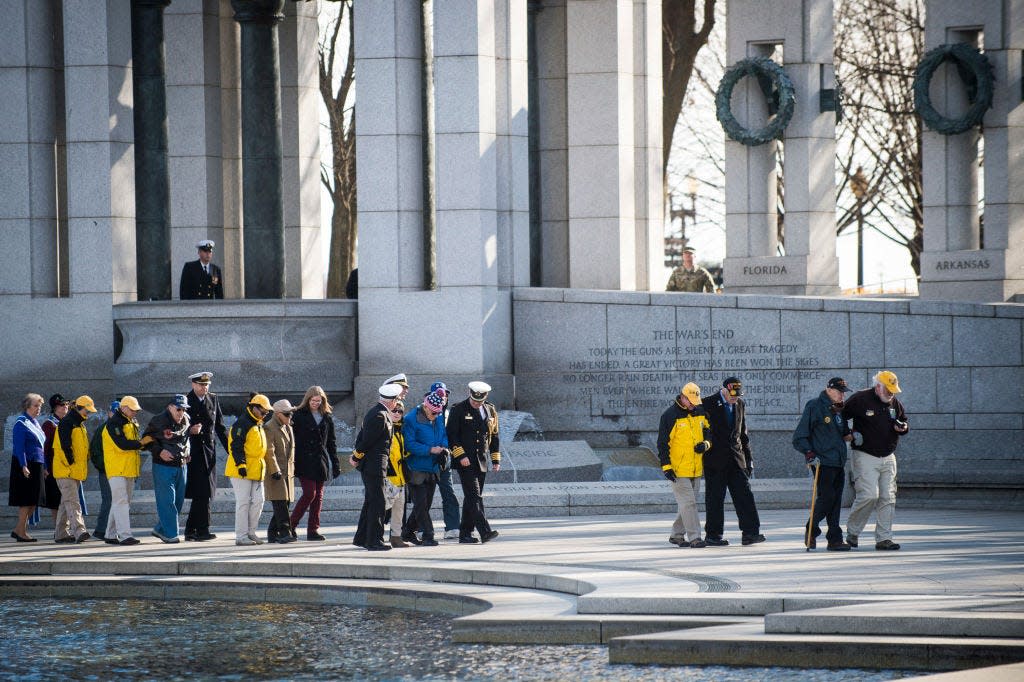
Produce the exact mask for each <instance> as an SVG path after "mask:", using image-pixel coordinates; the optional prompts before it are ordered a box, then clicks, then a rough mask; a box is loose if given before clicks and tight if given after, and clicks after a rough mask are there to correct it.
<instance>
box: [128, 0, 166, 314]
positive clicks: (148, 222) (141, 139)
mask: <svg viewBox="0 0 1024 682" xmlns="http://www.w3.org/2000/svg"><path fill="white" fill-rule="evenodd" d="M169 4H170V0H132V6H131V12H132V86H133V87H134V89H135V100H134V107H133V108H132V113H133V116H134V122H135V263H136V268H137V270H136V272H137V277H138V297H139V300H140V301H169V300H170V299H171V199H170V182H169V179H168V168H167V91H166V79H165V75H164V8H165V7H167V5H169Z"/></svg>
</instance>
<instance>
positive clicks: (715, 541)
mask: <svg viewBox="0 0 1024 682" xmlns="http://www.w3.org/2000/svg"><path fill="white" fill-rule="evenodd" d="M704 542H705V544H706V545H707V546H708V547H725V546H726V545H728V544H729V541H728V540H726V539H725V538H722V537H717V536H711V535H709V536H708V537H707V539H706V540H705V541H704Z"/></svg>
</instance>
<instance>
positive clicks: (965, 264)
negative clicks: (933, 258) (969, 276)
mask: <svg viewBox="0 0 1024 682" xmlns="http://www.w3.org/2000/svg"><path fill="white" fill-rule="evenodd" d="M988 267H989V261H988V258H969V259H967V260H940V261H937V262H936V263H935V269H936V270H975V269H977V270H987V269H988Z"/></svg>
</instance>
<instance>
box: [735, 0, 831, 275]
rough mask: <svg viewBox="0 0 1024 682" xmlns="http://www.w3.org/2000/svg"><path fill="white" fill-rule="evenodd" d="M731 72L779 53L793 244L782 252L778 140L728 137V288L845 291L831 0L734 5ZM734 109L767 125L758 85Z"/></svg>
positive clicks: (740, 0)
mask: <svg viewBox="0 0 1024 682" xmlns="http://www.w3.org/2000/svg"><path fill="white" fill-rule="evenodd" d="M726 32H727V42H728V48H727V54H728V59H727V62H728V65H732V64H735V63H736V62H738V61H740V60H742V59H746V58H750V57H765V56H769V55H771V54H772V53H773V52H774V51H775V49H776V48H778V47H781V52H782V65H783V67H784V68H785V71H786V74H787V75H788V76H789V78H790V80H791V81H792V82H793V86H794V91H795V100H796V101H795V107H794V113H793V117H792V119H791V120H790V122H789V125H788V126H787V127H786V129H785V132H784V134H783V139H782V144H783V148H784V154H785V195H784V206H785V242H784V244H783V245H782V250H783V252H784V255H779V253H778V251H779V246H780V245H779V242H778V211H777V202H778V197H777V187H778V178H777V177H776V152H777V146H776V145H777V144H778V143H777V142H775V141H774V140H772V141H769V142H768V143H766V144H761V145H757V146H746V145H744V144H741V143H739V142H736V141H734V140H732V139H729V138H727V139H726V159H725V165H726V258H725V264H724V270H725V275H724V278H725V288H726V290H727V291H728V292H729V293H765V294H791V295H830V294H836V293H838V292H839V261H838V258H837V257H836V235H835V197H836V189H835V169H834V168H835V111H834V110H832V109H831V108H828V107H825V106H822V93H823V92H825V91H829V90H834V89H835V87H836V86H835V74H834V68H833V62H832V47H833V32H832V0H798V1H794V0H730V3H729V9H728V18H727V24H726ZM734 93H735V94H734V95H733V98H732V111H733V114H734V116H736V118H737V120H738V121H739V122H740V123H741V125H743V126H744V127H747V128H748V129H749V128H760V127H763V126H764V125H765V121H766V119H767V117H768V109H767V102H766V97H765V95H764V93H763V92H762V91H761V88H760V86H759V85H758V83H757V81H756V79H755V78H752V77H748V78H745V79H744V80H743V82H741V84H740V86H739V87H737V88H736V90H735V91H734Z"/></svg>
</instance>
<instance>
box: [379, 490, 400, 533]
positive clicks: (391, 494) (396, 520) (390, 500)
mask: <svg viewBox="0 0 1024 682" xmlns="http://www.w3.org/2000/svg"><path fill="white" fill-rule="evenodd" d="M384 503H385V504H386V505H391V534H392V535H394V536H395V537H398V536H401V534H402V517H403V516H404V515H405V486H404V485H403V486H401V487H399V486H396V485H392V484H391V483H390V482H388V483H387V484H386V485H385V486H384Z"/></svg>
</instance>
